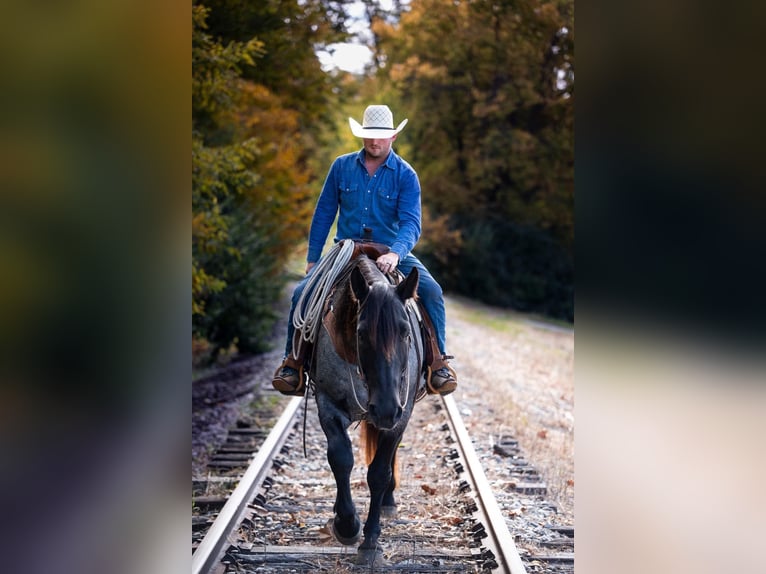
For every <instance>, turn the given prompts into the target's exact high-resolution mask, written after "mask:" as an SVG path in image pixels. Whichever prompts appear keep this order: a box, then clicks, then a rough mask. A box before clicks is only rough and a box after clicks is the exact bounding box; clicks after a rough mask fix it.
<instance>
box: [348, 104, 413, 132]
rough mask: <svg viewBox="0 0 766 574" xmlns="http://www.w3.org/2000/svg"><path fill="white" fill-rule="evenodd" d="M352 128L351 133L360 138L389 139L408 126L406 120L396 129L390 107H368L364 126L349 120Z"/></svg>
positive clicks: (363, 120)
mask: <svg viewBox="0 0 766 574" xmlns="http://www.w3.org/2000/svg"><path fill="white" fill-rule="evenodd" d="M348 123H349V125H350V126H351V133H353V134H354V135H355V136H356V137H358V138H367V139H373V140H376V139H388V138H392V137H394V136H395V135H396V134H398V133H399V132H400V131H402V130H403V129H404V126H406V125H407V120H406V119H405V120H404V121H403V122H402V123H400V124H399V125H398V126H397V127H396V129H394V115H393V114H392V113H391V110H389V109H388V106H367V109H366V110H364V117H363V118H362V125H359V122H357V121H356V120H355V119H354V118H348Z"/></svg>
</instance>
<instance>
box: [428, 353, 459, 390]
mask: <svg viewBox="0 0 766 574" xmlns="http://www.w3.org/2000/svg"><path fill="white" fill-rule="evenodd" d="M454 358H455V357H453V356H452V355H440V356H436V357H435V358H434V360H433V362H432V363H431V365H430V366H429V367H428V369H427V372H426V386H427V387H428V394H430V395H448V394H450V393H451V392H453V391H454V390H455V389H456V388H457V373H456V372H455V369H453V368H452V367H450V366H449V363H448V362H447V360H448V359H454Z"/></svg>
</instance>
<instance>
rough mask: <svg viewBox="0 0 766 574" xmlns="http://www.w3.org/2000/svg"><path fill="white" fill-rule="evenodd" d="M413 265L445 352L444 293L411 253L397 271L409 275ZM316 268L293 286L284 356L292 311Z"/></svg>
mask: <svg viewBox="0 0 766 574" xmlns="http://www.w3.org/2000/svg"><path fill="white" fill-rule="evenodd" d="M413 267H417V268H418V272H419V273H420V280H419V281H418V297H419V298H420V301H421V303H423V307H425V309H426V312H427V313H428V315H429V316H430V317H431V322H432V323H433V324H434V330H435V331H436V342H437V344H438V345H439V351H440V352H441V353H442V355H445V354H446V353H447V350H446V349H447V336H446V334H445V332H446V329H447V313H446V311H445V310H444V295H443V293H442V288H441V286H440V285H439V284H438V283H437V282H436V279H434V278H433V276H432V275H431V273H430V272H429V271H428V269H426V268H425V265H423V264H422V263H421V262H420V260H419V259H418V258H417V257H415V256H414V255H412V254H411V253H410V254H409V255H407V257H405V258H404V259H402V260H401V261H400V262H399V271H401V272H402V273H404V275H405V276H406V275H409V273H410V271H412V268H413ZM314 269H316V266H314V267H312V268H311V271H309V272H308V274H307V275H306V276H305V277H304V278H303V279H301V281H300V282H299V283H298V284H297V285H296V286H295V290H294V291H293V298H292V304H291V305H290V314H289V315H288V317H287V342H286V343H285V357H286V356H288V355H289V354H290V353H292V350H293V334H294V333H295V327H294V326H293V312H294V311H295V306H296V305H297V303H298V299H300V296H301V293H303V289H304V288H305V287H306V282H307V281H308V278H309V277H310V276H311V274H312V273H313V272H314Z"/></svg>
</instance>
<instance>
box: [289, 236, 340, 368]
mask: <svg viewBox="0 0 766 574" xmlns="http://www.w3.org/2000/svg"><path fill="white" fill-rule="evenodd" d="M353 252H354V242H353V241H352V240H350V239H343V240H341V241H339V242H338V243H336V244H335V245H333V247H332V249H330V251H328V252H327V254H326V255H325V256H324V257H322V258H321V259H320V260H319V263H317V264H316V267H315V268H314V269H313V271H314V272H313V273H312V274H311V277H309V279H308V281H307V282H306V287H305V288H304V289H303V292H302V293H301V296H300V298H299V299H298V303H297V304H296V305H295V311H294V312H293V326H294V327H295V329H296V330H297V331H298V332H299V333H300V339H299V341H300V342H299V345H300V344H302V343H303V342H304V341H305V342H308V343H313V342H314V341H315V340H316V336H317V333H318V332H319V326H320V325H321V324H322V310H323V308H324V302H325V300H326V299H327V296H328V295H329V294H330V291H332V288H333V285H334V284H335V279H336V278H337V277H338V276H339V275H340V274H341V272H342V271H343V268H344V267H345V266H346V265H347V264H348V262H349V261H351V255H352V254H353ZM293 356H295V357H297V356H298V349H297V348H296V340H295V339H293Z"/></svg>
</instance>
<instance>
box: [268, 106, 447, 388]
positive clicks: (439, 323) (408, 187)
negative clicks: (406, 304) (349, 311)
mask: <svg viewBox="0 0 766 574" xmlns="http://www.w3.org/2000/svg"><path fill="white" fill-rule="evenodd" d="M349 124H350V126H351V132H352V133H353V134H354V135H355V136H356V137H358V138H362V141H363V142H364V147H363V149H361V150H360V151H358V152H354V153H349V154H346V155H342V156H340V157H338V158H336V159H335V161H334V162H333V164H332V166H331V167H330V171H329V173H328V174H327V179H326V180H325V182H324V187H323V188H322V193H321V195H320V196H319V200H318V201H317V205H316V208H315V211H314V217H313V219H312V221H311V231H310V233H309V246H308V256H307V258H306V259H307V265H306V278H304V279H303V280H302V281H301V282H300V283H299V284H298V285H297V287H296V288H295V291H294V292H293V297H292V308H291V309H290V315H289V318H288V324H287V344H286V347H285V355H284V356H285V359H284V361H283V363H282V365H281V366H280V367H279V368H278V369H277V372H276V373H275V374H274V380H273V381H272V384H273V385H274V388H275V389H277V390H278V391H280V392H282V393H283V394H288V395H298V396H300V395H302V394H303V392H304V384H303V380H302V371H301V368H302V366H303V365H302V360H301V359H298V358H296V357H294V356H293V355H292V341H293V335H294V332H295V327H294V326H293V312H294V311H295V306H296V303H297V301H298V299H299V298H300V295H301V293H302V292H303V289H304V287H305V285H306V281H307V279H308V277H309V275H310V273H311V270H312V269H313V268H314V265H315V264H316V262H317V261H318V260H319V258H320V256H321V254H322V248H323V247H324V244H325V241H326V239H327V234H328V233H329V232H330V228H331V227H332V224H333V222H334V221H335V216H336V214H338V226H337V234H336V237H335V241H336V242H337V241H340V240H341V239H361V238H363V237H364V238H366V239H370V240H372V241H374V242H376V243H382V244H384V245H386V246H388V247H389V249H390V251H389V252H388V253H385V254H383V255H381V256H380V257H378V259H377V260H376V265H377V266H378V268H379V269H380V270H381V271H383V272H384V273H389V272H392V271H394V270H395V269H397V268H398V269H399V270H400V271H401V272H402V273H403V274H404V275H407V274H408V273H409V272H410V271H411V270H412V268H413V267H417V268H418V271H419V273H420V281H419V284H418V297H419V299H420V301H421V302H422V304H423V307H425V309H426V311H427V312H428V315H429V316H430V318H431V321H432V323H433V327H434V330H435V331H436V339H437V341H436V343H437V345H438V353H434V360H433V361H432V362H431V365H430V368H431V377H430V381H428V384H429V387H430V389H429V390H430V391H431V392H432V393H433V392H437V393H440V394H448V393H451V392H452V391H454V390H455V388H456V387H457V380H456V375H455V371H454V370H453V369H452V368H451V367H450V366H449V364H448V363H447V360H448V359H450V358H452V357H450V356H448V355H447V354H446V336H445V323H446V315H445V310H444V298H443V296H442V289H441V287H440V286H439V284H438V283H437V282H436V280H435V279H434V278H433V277H432V276H431V274H430V273H429V272H428V270H427V269H426V268H425V267H424V266H423V264H422V263H421V262H420V261H419V260H418V259H417V257H415V256H414V255H413V254H412V253H411V250H412V248H413V247H414V246H415V244H416V243H417V241H418V239H419V238H420V225H421V223H420V215H421V211H420V182H419V180H418V176H417V174H416V173H415V170H414V169H413V168H412V167H411V166H410V164H408V163H407V162H406V161H404V160H403V159H402V158H400V157H399V156H398V155H397V154H396V153H395V152H394V150H393V149H391V145H392V144H393V142H394V141H395V140H396V136H397V134H398V133H399V132H400V131H402V129H403V128H404V126H405V125H406V124H407V120H406V119H405V120H404V121H403V122H401V123H400V124H399V126H398V127H397V128H396V129H394V119H393V115H392V114H391V110H389V109H388V106H382V105H372V106H368V107H367V109H366V110H365V111H364V117H363V120H362V125H359V123H358V122H357V121H355V120H354V119H353V118H349Z"/></svg>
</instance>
